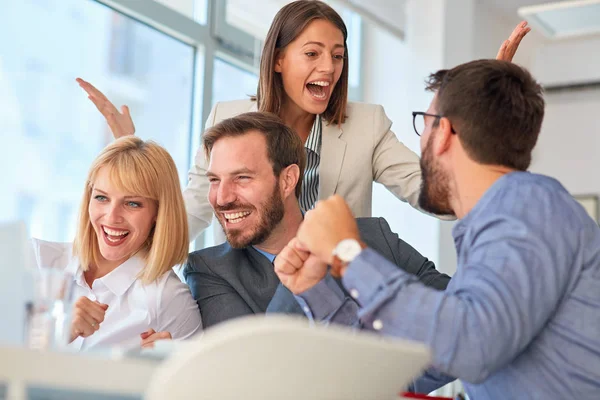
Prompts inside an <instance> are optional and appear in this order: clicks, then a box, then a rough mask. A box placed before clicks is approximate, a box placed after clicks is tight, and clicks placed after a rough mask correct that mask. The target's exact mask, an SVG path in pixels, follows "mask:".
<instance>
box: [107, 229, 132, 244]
mask: <svg viewBox="0 0 600 400" xmlns="http://www.w3.org/2000/svg"><path fill="white" fill-rule="evenodd" d="M102 231H103V232H104V237H105V238H106V240H108V241H109V242H110V243H112V244H119V243H121V242H123V241H124V240H125V238H126V237H127V236H128V235H129V231H127V230H122V229H112V228H107V227H106V226H102Z"/></svg>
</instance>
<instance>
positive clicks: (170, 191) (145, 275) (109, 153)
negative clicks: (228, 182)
mask: <svg viewBox="0 0 600 400" xmlns="http://www.w3.org/2000/svg"><path fill="white" fill-rule="evenodd" d="M104 167H106V168H108V169H109V174H110V175H109V176H110V179H111V181H112V182H113V183H114V184H115V185H116V186H117V187H119V188H120V189H122V190H123V191H126V192H128V193H133V194H135V195H138V196H142V197H146V198H149V199H151V200H154V201H156V203H157V205H158V213H157V215H156V225H155V227H154V229H153V230H152V231H151V232H150V236H149V237H148V240H146V242H145V243H144V245H143V248H141V249H140V251H139V252H138V253H137V254H138V255H140V256H141V257H142V258H143V259H144V261H145V262H146V266H145V267H144V269H142V272H141V273H140V276H139V277H138V278H141V280H142V282H144V283H146V284H148V283H152V282H155V281H156V280H158V279H159V278H160V277H161V276H163V275H164V274H165V273H166V272H167V271H169V270H170V269H171V267H173V266H175V265H177V264H182V263H183V262H184V261H185V260H186V258H187V255H188V252H189V236H188V224H187V214H186V211H185V205H184V203H183V195H182V194H181V186H180V183H179V177H178V175H177V167H176V166H175V162H174V161H173V158H171V156H170V155H169V153H168V152H167V150H165V149H164V148H163V147H161V146H160V145H158V144H156V143H154V142H152V141H144V140H142V139H140V138H139V137H137V136H125V137H122V138H120V139H117V140H115V141H114V142H113V143H111V144H110V145H108V146H107V147H106V148H105V149H104V150H102V152H101V153H100V155H99V156H98V157H97V158H96V159H95V160H94V162H93V164H92V166H91V167H90V171H89V173H88V177H87V181H86V184H85V189H84V192H83V199H82V201H81V207H80V211H79V224H78V227H77V233H76V235H75V241H74V243H73V254H74V255H75V256H76V257H78V259H79V262H80V264H81V269H83V270H84V271H87V270H88V268H89V267H90V265H92V264H95V263H98V260H100V256H101V254H100V249H99V247H98V237H97V235H96V231H95V230H94V228H93V226H92V223H91V222H90V215H89V212H88V206H89V203H90V200H91V197H92V189H93V187H94V182H95V181H96V176H97V175H98V171H100V169H101V168H104Z"/></svg>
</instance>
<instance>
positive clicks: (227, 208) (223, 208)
mask: <svg viewBox="0 0 600 400" xmlns="http://www.w3.org/2000/svg"><path fill="white" fill-rule="evenodd" d="M253 209H254V207H252V206H251V205H250V204H243V203H238V202H235V203H229V204H225V205H223V206H217V207H215V209H214V210H215V212H225V211H231V210H238V211H246V210H253Z"/></svg>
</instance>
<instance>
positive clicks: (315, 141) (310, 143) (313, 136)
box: [304, 114, 322, 155]
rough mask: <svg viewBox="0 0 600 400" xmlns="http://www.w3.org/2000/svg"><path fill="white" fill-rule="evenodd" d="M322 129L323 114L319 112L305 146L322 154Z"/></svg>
mask: <svg viewBox="0 0 600 400" xmlns="http://www.w3.org/2000/svg"><path fill="white" fill-rule="evenodd" d="M321 129H322V123H321V116H320V115H318V114H317V116H316V117H315V122H313V126H312V129H311V130H310V135H308V139H306V143H305V144H304V147H306V148H307V149H308V150H311V151H313V152H315V153H316V154H317V155H321Z"/></svg>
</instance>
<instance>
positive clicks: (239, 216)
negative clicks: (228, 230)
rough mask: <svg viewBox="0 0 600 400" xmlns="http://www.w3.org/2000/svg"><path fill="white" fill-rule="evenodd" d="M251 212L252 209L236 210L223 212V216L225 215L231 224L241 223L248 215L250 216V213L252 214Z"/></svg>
mask: <svg viewBox="0 0 600 400" xmlns="http://www.w3.org/2000/svg"><path fill="white" fill-rule="evenodd" d="M250 214H251V212H250V211H239V212H234V213H225V212H224V213H223V217H225V220H226V221H227V222H228V223H230V224H239V223H240V222H242V221H243V220H245V219H246V217H248V215H250Z"/></svg>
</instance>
